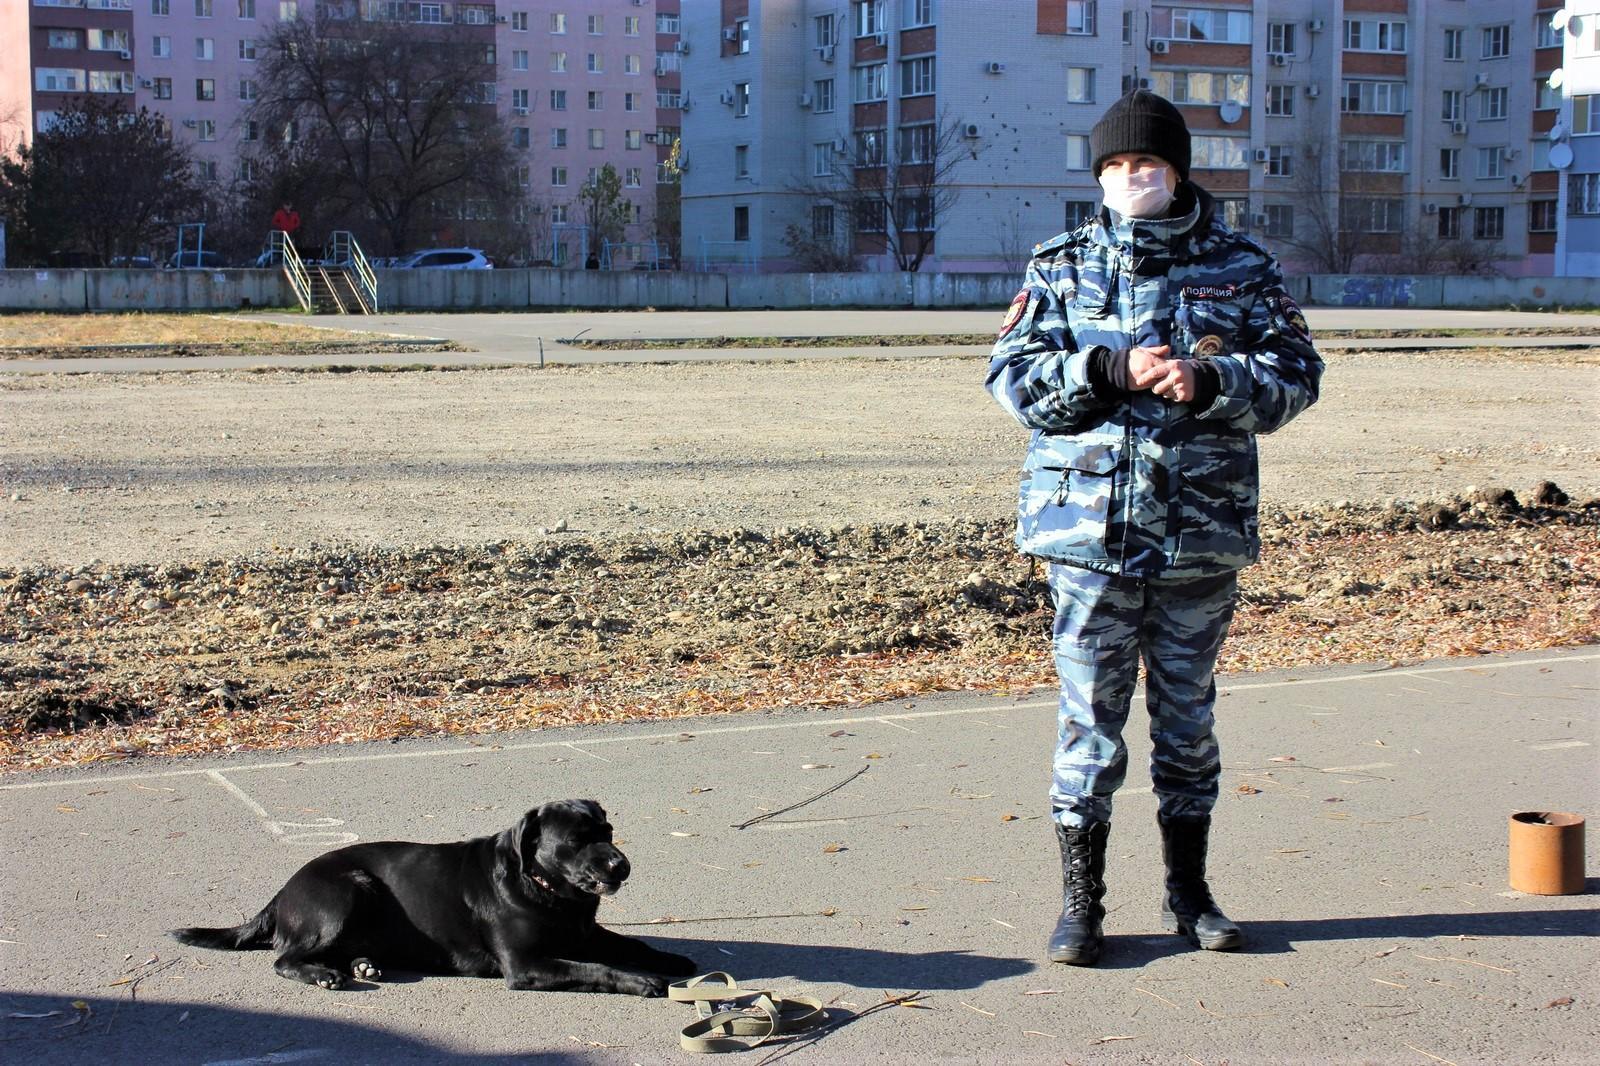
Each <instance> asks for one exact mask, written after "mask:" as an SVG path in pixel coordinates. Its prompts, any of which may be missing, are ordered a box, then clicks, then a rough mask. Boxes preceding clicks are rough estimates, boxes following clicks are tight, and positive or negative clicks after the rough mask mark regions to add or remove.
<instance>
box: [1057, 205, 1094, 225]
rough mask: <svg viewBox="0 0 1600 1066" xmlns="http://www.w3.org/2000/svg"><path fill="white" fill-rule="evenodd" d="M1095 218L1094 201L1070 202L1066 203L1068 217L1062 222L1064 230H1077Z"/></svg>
mask: <svg viewBox="0 0 1600 1066" xmlns="http://www.w3.org/2000/svg"><path fill="white" fill-rule="evenodd" d="M1092 217H1094V201H1093V200H1068V201H1067V203H1066V217H1065V218H1064V219H1063V220H1062V221H1063V223H1064V228H1066V229H1069V230H1072V229H1077V228H1078V227H1079V226H1081V225H1083V224H1084V223H1085V222H1087V221H1089V219H1090V218H1092Z"/></svg>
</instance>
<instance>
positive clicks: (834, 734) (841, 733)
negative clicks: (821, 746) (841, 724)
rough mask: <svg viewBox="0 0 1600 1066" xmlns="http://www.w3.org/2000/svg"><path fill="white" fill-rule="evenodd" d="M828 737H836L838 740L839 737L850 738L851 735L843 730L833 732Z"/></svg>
mask: <svg viewBox="0 0 1600 1066" xmlns="http://www.w3.org/2000/svg"><path fill="white" fill-rule="evenodd" d="M828 735H829V736H830V737H835V738H837V737H847V736H849V735H850V734H849V733H847V732H846V731H844V730H843V729H835V730H834V731H833V732H831V733H829V734H828Z"/></svg>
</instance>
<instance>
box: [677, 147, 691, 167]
mask: <svg viewBox="0 0 1600 1066" xmlns="http://www.w3.org/2000/svg"><path fill="white" fill-rule="evenodd" d="M678 169H679V170H680V171H681V170H688V169H689V153H688V152H685V151H682V150H681V149H680V150H679V152H678Z"/></svg>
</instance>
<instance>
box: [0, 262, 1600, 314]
mask: <svg viewBox="0 0 1600 1066" xmlns="http://www.w3.org/2000/svg"><path fill="white" fill-rule="evenodd" d="M376 273H377V275H378V303H379V309H380V310H382V311H406V310H419V311H420V310H430V309H446V310H463V311H464V310H473V309H484V310H508V309H514V308H529V307H571V308H596V309H615V310H630V309H634V308H644V307H654V308H661V309H668V308H673V309H678V308H683V309H696V308H698V309H708V310H710V309H717V308H725V307H739V308H766V307H770V308H783V309H796V308H807V307H819V308H821V307H885V308H906V307H919V308H921V307H927V308H934V307H993V308H997V309H999V308H1004V307H1005V306H1006V305H1007V304H1008V303H1010V302H1011V297H1012V296H1013V295H1015V293H1016V290H1017V285H1018V284H1019V280H1020V279H1018V278H1017V277H1016V276H1014V275H1012V274H937V273H931V274H901V273H866V274H694V273H678V272H676V271H645V270H619V271H604V270H379V271H377V272H376ZM1286 284H1287V286H1288V288H1289V292H1290V294H1291V295H1293V296H1294V297H1295V299H1297V300H1299V301H1301V302H1302V303H1305V304H1308V305H1318V306H1325V307H1462V308H1503V307H1511V306H1542V307H1548V306H1552V305H1560V306H1573V307H1576V306H1591V307H1600V278H1570V277H1569V278H1491V277H1485V278H1480V277H1425V276H1416V277H1413V276H1406V275H1397V276H1389V275H1383V276H1376V275H1375V276H1366V275H1349V276H1347V275H1313V276H1310V277H1291V278H1288V279H1287V281H1286ZM241 307H281V308H295V307H297V305H296V303H295V301H294V295H293V293H291V292H290V290H289V286H288V283H287V282H286V281H285V280H284V278H283V275H282V273H281V272H279V271H276V270H0V310H8V311H84V310H90V311H226V310H236V309H238V308H241Z"/></svg>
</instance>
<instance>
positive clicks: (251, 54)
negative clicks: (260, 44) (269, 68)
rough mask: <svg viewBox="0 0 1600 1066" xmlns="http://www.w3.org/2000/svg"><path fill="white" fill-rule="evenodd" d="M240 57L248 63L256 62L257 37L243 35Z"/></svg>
mask: <svg viewBox="0 0 1600 1066" xmlns="http://www.w3.org/2000/svg"><path fill="white" fill-rule="evenodd" d="M239 58H240V59H241V60H243V61H244V62H246V63H254V62H255V61H256V39H255V38H254V37H242V38H240V39H239Z"/></svg>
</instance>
